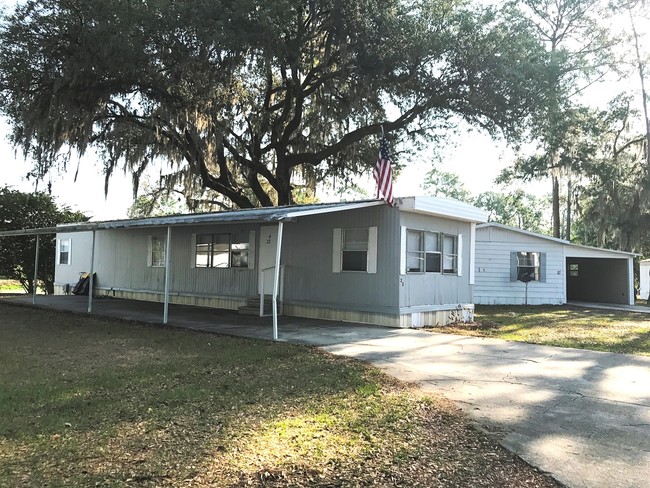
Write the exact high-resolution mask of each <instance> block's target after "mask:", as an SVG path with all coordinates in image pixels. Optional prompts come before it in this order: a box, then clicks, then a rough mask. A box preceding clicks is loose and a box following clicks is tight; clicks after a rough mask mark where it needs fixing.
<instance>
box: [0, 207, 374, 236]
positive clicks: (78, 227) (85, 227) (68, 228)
mask: <svg viewBox="0 0 650 488" xmlns="http://www.w3.org/2000/svg"><path fill="white" fill-rule="evenodd" d="M385 204H386V203H385V202H384V201H382V200H364V201H358V202H338V203H323V204H317V205H291V206H286V207H269V208H251V209H240V210H229V211H225V212H210V213H200V214H184V215H169V216H164V217H149V218H146V219H124V220H107V221H102V222H80V223H75V224H61V225H57V226H56V227H40V228H34V229H18V230H6V231H0V237H7V236H23V235H38V234H41V235H42V234H56V233H58V232H88V231H93V230H111V229H130V228H143V227H147V228H148V227H169V226H181V225H201V224H218V223H224V224H227V223H240V222H241V223H243V222H246V223H269V222H279V221H285V222H286V221H291V220H292V219H295V218H298V217H302V216H307V215H316V214H321V213H331V212H340V211H344V210H352V209H355V208H363V207H373V206H376V205H385Z"/></svg>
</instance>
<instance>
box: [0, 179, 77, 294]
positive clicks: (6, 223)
mask: <svg viewBox="0 0 650 488" xmlns="http://www.w3.org/2000/svg"><path fill="white" fill-rule="evenodd" d="M87 220H88V217H87V216H86V215H84V214H83V213H80V212H73V211H71V210H70V209H68V208H65V207H63V208H60V207H58V206H57V205H56V203H55V201H54V199H53V198H52V197H51V196H49V195H48V194H46V193H35V194H30V193H22V192H19V191H16V190H11V189H10V188H7V187H3V188H0V230H2V231H4V230H17V229H27V228H39V227H55V226H56V225H57V224H63V223H71V222H84V221H87ZM39 239H40V242H39V255H38V268H39V269H38V279H39V281H40V286H42V287H43V289H44V290H45V293H48V294H50V293H53V292H54V266H55V253H56V243H55V237H54V236H53V235H42V236H40V238H39ZM0 251H1V252H0V276H4V277H7V278H11V279H15V280H19V281H20V284H21V285H22V287H23V288H24V289H25V291H26V292H28V293H31V292H32V291H33V289H34V264H35V263H34V258H35V254H36V236H15V237H0Z"/></svg>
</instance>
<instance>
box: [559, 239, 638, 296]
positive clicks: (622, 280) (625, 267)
mask: <svg viewBox="0 0 650 488" xmlns="http://www.w3.org/2000/svg"><path fill="white" fill-rule="evenodd" d="M564 255H565V262H566V268H565V270H566V274H565V276H566V299H567V301H581V302H602V303H617V304H624V305H634V299H635V294H634V267H633V261H634V257H635V256H636V254H634V253H628V252H622V251H611V250H607V249H596V248H591V247H586V246H579V245H576V244H567V245H566V246H565V248H564Z"/></svg>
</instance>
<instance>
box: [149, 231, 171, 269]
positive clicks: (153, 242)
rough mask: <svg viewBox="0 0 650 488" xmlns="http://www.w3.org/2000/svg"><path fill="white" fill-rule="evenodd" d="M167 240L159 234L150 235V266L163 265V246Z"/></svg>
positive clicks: (158, 266) (161, 266) (160, 266)
mask: <svg viewBox="0 0 650 488" xmlns="http://www.w3.org/2000/svg"><path fill="white" fill-rule="evenodd" d="M166 246H167V241H166V239H165V238H164V237H161V236H151V237H150V249H151V251H150V256H149V262H150V263H151V264H150V266H151V267H153V268H163V267H164V266H165V248H166Z"/></svg>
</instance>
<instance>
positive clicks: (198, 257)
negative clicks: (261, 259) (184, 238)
mask: <svg viewBox="0 0 650 488" xmlns="http://www.w3.org/2000/svg"><path fill="white" fill-rule="evenodd" d="M249 252H250V243H249V242H248V240H246V239H242V238H238V237H236V236H232V235H231V234H198V235H197V236H196V254H195V261H194V264H195V266H196V267H197V268H247V267H248V258H249Z"/></svg>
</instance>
